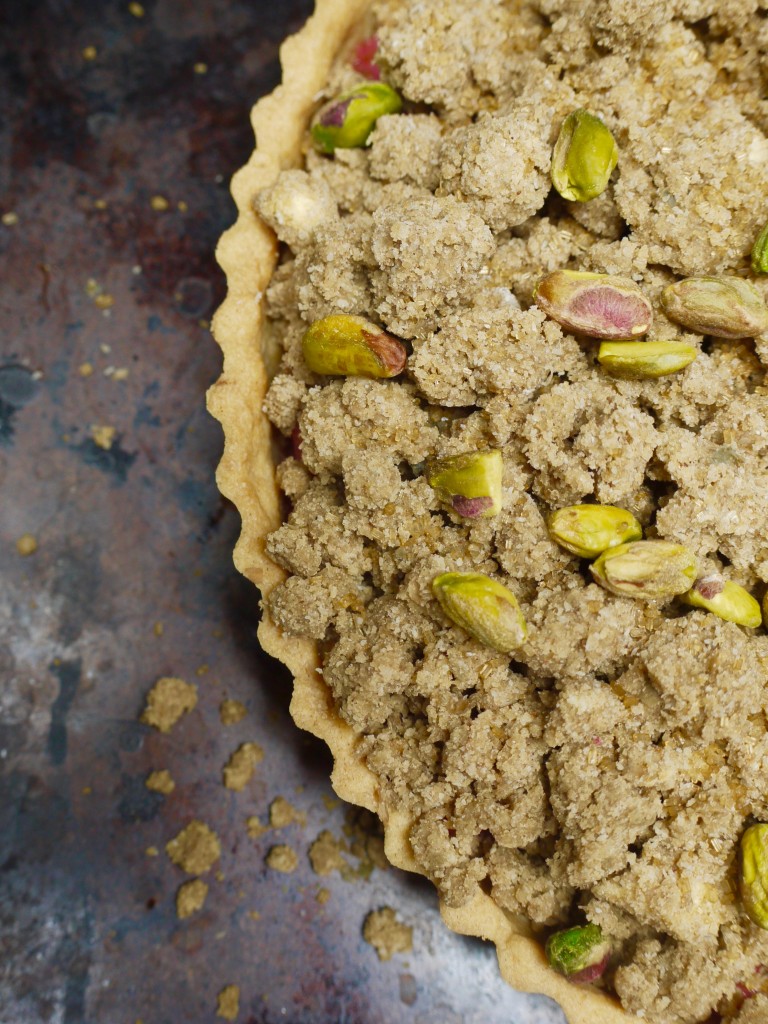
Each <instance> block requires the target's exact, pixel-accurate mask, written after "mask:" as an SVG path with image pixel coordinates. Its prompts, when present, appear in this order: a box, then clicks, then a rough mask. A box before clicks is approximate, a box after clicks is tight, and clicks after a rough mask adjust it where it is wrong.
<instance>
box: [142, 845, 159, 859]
mask: <svg viewBox="0 0 768 1024" xmlns="http://www.w3.org/2000/svg"><path fill="white" fill-rule="evenodd" d="M144 853H145V854H146V856H147V857H159V856H160V851H159V850H158V848H157V847H156V846H148V847H147V848H146V850H145V851H144Z"/></svg>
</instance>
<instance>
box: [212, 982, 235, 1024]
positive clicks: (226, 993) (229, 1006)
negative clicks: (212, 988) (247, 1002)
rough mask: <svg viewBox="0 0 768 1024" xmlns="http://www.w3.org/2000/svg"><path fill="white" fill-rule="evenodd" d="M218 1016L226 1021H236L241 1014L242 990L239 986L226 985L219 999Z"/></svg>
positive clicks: (217, 1005)
mask: <svg viewBox="0 0 768 1024" xmlns="http://www.w3.org/2000/svg"><path fill="white" fill-rule="evenodd" d="M217 1000H218V1001H217V1004H216V1016H217V1017H223V1018H224V1020H235V1018H236V1017H237V1015H238V1013H239V1012H240V989H239V988H238V986H237V985H226V986H225V987H224V988H223V989H222V990H221V992H219V995H218V997H217Z"/></svg>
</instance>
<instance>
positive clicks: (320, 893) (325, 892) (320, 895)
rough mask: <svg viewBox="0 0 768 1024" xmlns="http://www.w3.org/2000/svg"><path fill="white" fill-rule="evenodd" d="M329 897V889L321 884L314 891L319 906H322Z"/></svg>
mask: <svg viewBox="0 0 768 1024" xmlns="http://www.w3.org/2000/svg"><path fill="white" fill-rule="evenodd" d="M330 898H331V890H330V889H326V888H325V886H321V887H320V888H319V889H318V890H317V892H316V893H315V899H316V900H317V902H318V903H319V904H320V906H321V907H324V906H325V904H326V903H327V902H328V900H329V899H330Z"/></svg>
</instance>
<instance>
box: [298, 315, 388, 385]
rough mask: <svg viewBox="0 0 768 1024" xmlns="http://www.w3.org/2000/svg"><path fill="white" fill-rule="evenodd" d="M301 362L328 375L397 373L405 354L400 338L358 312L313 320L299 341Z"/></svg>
mask: <svg viewBox="0 0 768 1024" xmlns="http://www.w3.org/2000/svg"><path fill="white" fill-rule="evenodd" d="M302 351H303V353H304V362H305V363H306V364H307V366H308V367H309V369H310V370H312V371H313V373H323V374H329V375H331V376H355V377H396V376H397V375H398V374H399V373H402V371H403V369H404V368H405V364H406V360H407V358H408V354H407V352H406V350H405V346H404V345H403V343H402V342H400V341H398V340H397V338H394V337H393V336H392V335H391V334H387V332H386V331H383V330H382V329H381V327H377V326H376V324H372V323H371V322H370V321H368V320H364V319H363V317H361V316H347V315H333V316H326V317H323V319H322V320H316V321H315V322H314V323H313V324H312V326H311V327H310V328H309V330H308V331H307V332H306V334H305V335H304V339H303V341H302Z"/></svg>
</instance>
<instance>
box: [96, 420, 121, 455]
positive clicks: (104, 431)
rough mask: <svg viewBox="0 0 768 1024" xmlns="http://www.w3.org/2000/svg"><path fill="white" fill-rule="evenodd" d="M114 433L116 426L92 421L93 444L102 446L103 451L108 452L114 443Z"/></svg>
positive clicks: (115, 432)
mask: <svg viewBox="0 0 768 1024" xmlns="http://www.w3.org/2000/svg"><path fill="white" fill-rule="evenodd" d="M115 434H117V428H116V427H109V426H107V425H106V424H98V423H94V424H93V426H92V427H91V437H92V438H93V441H94V444H97V445H98V446H99V448H103V449H104V451H105V452H108V451H109V449H110V448H111V447H112V445H113V444H114V443H115Z"/></svg>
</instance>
